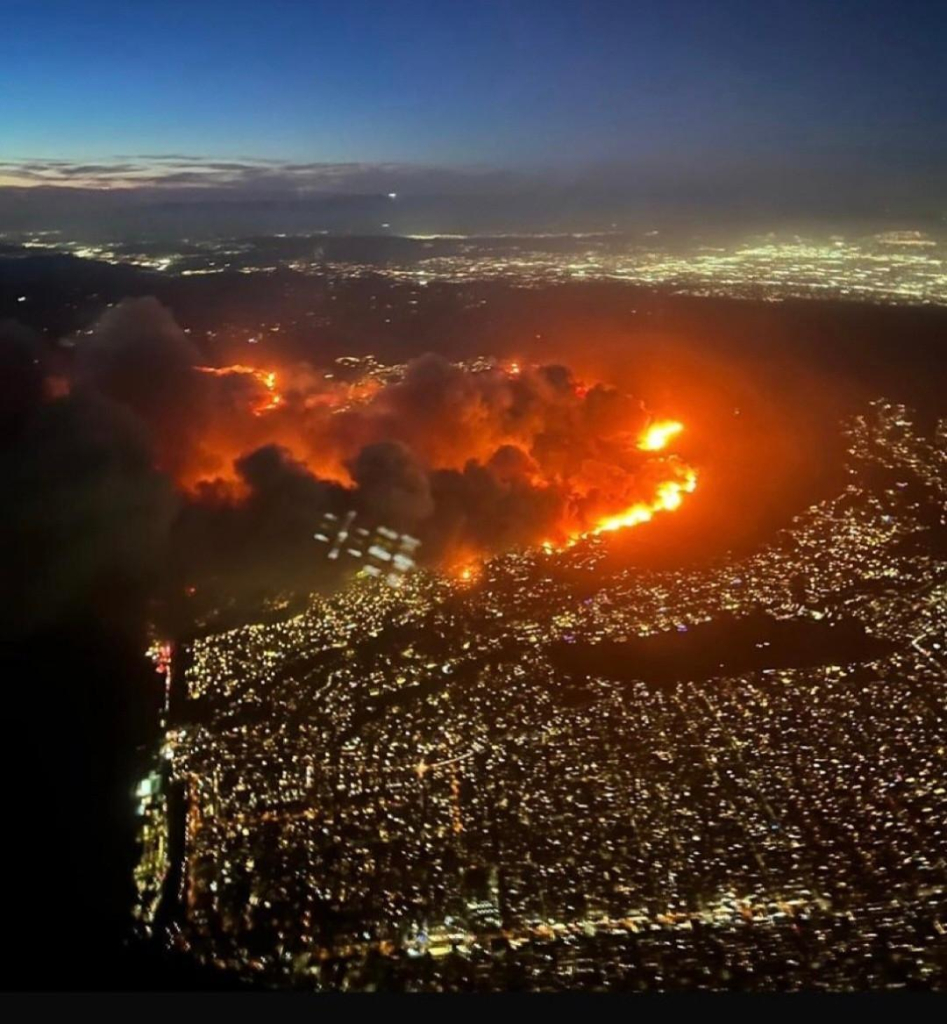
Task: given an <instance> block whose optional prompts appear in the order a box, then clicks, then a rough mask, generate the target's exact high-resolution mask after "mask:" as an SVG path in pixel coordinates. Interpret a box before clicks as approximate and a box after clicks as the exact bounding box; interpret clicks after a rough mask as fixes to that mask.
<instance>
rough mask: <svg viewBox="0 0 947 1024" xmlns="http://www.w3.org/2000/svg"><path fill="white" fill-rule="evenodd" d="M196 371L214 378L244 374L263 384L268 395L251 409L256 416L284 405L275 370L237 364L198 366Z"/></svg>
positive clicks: (262, 397) (263, 396)
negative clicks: (278, 389) (277, 388)
mask: <svg viewBox="0 0 947 1024" xmlns="http://www.w3.org/2000/svg"><path fill="white" fill-rule="evenodd" d="M195 369H197V370H199V371H200V372H201V373H209V374H210V375H211V376H213V377H229V376H231V375H233V374H242V375H244V376H248V377H252V378H253V379H254V380H255V381H257V383H259V384H262V385H263V388H264V389H265V392H266V393H265V394H264V395H262V396H261V398H260V400H259V401H258V402H256V403H254V405H253V406H252V407H251V409H250V411H251V412H252V413H253V415H254V416H262V415H263V414H264V413H266V412H271V411H272V410H273V409H276V408H278V407H279V406H280V405H281V404H282V401H283V396H282V395H281V394H280V393H279V392H278V391H277V390H276V373H275V372H274V371H273V370H258V369H257V368H256V367H254V366H244V365H243V364H242V363H235V364H234V365H233V366H198V367H195Z"/></svg>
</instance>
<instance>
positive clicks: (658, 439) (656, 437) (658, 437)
mask: <svg viewBox="0 0 947 1024" xmlns="http://www.w3.org/2000/svg"><path fill="white" fill-rule="evenodd" d="M683 429H684V424H683V423H678V422H677V420H658V421H657V423H652V424H651V425H650V426H649V427H648V429H647V430H645V432H644V433H643V434H642V435H641V437H639V438H638V447H639V448H640V449H641V450H642V451H643V452H659V451H661V449H662V448H664V447H666V446H667V443H668V441H670V440H671V438H672V437H676V436H677V435H678V434H679V433H680V432H681V431H682V430H683Z"/></svg>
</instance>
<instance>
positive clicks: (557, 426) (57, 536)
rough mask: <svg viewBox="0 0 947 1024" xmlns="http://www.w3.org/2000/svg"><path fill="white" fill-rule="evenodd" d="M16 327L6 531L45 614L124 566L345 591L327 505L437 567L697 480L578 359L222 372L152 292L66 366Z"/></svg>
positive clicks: (571, 531) (10, 330) (186, 584)
mask: <svg viewBox="0 0 947 1024" xmlns="http://www.w3.org/2000/svg"><path fill="white" fill-rule="evenodd" d="M3 330H4V332H5V338H4V341H5V343H4V345H3V348H2V351H3V359H4V366H3V367H2V369H3V370H4V373H3V375H2V381H3V384H2V386H3V388H4V403H3V409H2V421H0V426H2V431H3V434H2V442H0V443H2V452H0V459H2V466H0V471H2V472H3V479H4V480H6V481H13V482H14V486H11V487H10V488H9V489H8V493H10V494H12V495H14V497H12V498H11V499H9V500H8V501H7V502H6V504H5V506H4V511H3V516H4V524H3V525H5V527H6V529H7V531H8V535H10V532H11V531H12V535H15V536H17V537H18V538H19V537H22V538H23V540H24V542H23V544H22V545H20V546H19V550H18V551H17V552H16V555H15V557H14V559H13V560H12V564H11V563H8V565H7V568H6V570H5V571H6V572H8V573H11V574H12V578H11V579H10V580H9V581H8V582H9V584H11V585H13V586H15V587H17V588H18V590H19V591H20V592H23V593H25V594H27V597H26V598H25V599H24V601H23V602H22V608H23V612H24V615H25V616H26V617H27V618H29V617H30V616H32V615H38V614H40V613H41V611H43V610H44V609H45V610H49V609H54V608H55V607H57V606H58V605H61V604H65V605H68V604H69V603H70V602H75V601H80V600H82V599H83V595H85V594H88V593H90V592H91V591H92V590H94V588H96V587H106V588H107V587H108V586H109V585H111V583H110V581H113V582H114V580H115V579H116V578H119V577H121V578H123V579H130V580H134V581H135V582H136V585H137V584H138V583H139V582H141V585H143V586H145V587H150V588H151V589H150V592H152V593H153V594H155V595H163V596H167V595H169V594H170V595H178V594H180V593H193V592H195V591H197V592H204V591H205V590H206V589H208V588H209V589H211V590H213V592H214V593H216V594H221V595H228V596H229V598H230V599H232V600H238V601H239V600H241V599H242V598H244V597H248V598H249V597H257V596H259V595H261V594H264V593H267V592H273V591H278V590H280V589H313V588H315V587H318V586H320V585H327V584H330V583H332V582H334V581H335V580H334V578H333V577H331V576H330V575H329V573H330V569H331V570H332V571H335V572H338V568H337V567H328V566H327V565H326V560H325V559H324V558H323V557H320V551H319V550H318V549H317V547H316V545H315V544H314V542H313V533H314V531H315V530H316V529H317V528H318V524H319V522H320V521H321V519H322V517H323V516H324V515H325V514H326V513H327V512H332V513H334V514H336V515H344V514H345V513H346V512H348V511H350V510H352V511H356V512H358V514H359V516H360V517H361V519H362V520H363V521H371V522H374V523H376V524H378V525H386V526H389V527H391V528H394V529H397V530H404V531H409V532H411V533H413V534H414V535H416V536H418V537H419V538H421V540H422V549H421V551H422V556H423V557H424V558H426V559H427V560H428V561H429V562H432V563H434V564H444V563H448V564H449V563H452V562H455V561H456V560H457V559H458V558H459V557H461V556H464V557H469V556H470V555H471V554H486V553H489V552H493V551H498V550H502V549H505V548H508V547H511V546H516V545H525V544H531V543H533V544H534V543H538V542H541V541H545V540H549V541H552V542H568V540H569V538H572V537H575V536H577V535H578V534H580V533H582V532H584V531H588V530H590V529H594V528H595V527H596V524H597V523H599V522H602V521H604V520H605V518H606V517H609V516H612V517H614V516H615V515H616V513H619V512H621V511H622V510H625V509H626V508H628V507H630V506H634V505H635V503H642V502H644V503H649V502H653V500H654V496H655V494H658V493H661V492H660V488H661V487H662V486H664V487H666V486H667V485H668V481H671V482H672V483H671V486H672V488H673V487H677V488H678V489H680V486H682V485H681V483H680V482H681V481H683V480H684V479H685V477H686V473H687V467H685V466H684V465H683V464H682V463H680V462H679V461H678V460H676V459H675V458H674V457H673V456H670V457H668V456H664V455H662V454H661V453H648V452H642V451H641V450H640V449H639V445H638V443H637V442H638V439H639V438H640V436H641V433H642V431H643V430H644V428H645V427H646V425H647V423H648V419H649V417H648V414H647V412H646V411H645V410H644V408H643V407H642V405H641V403H640V402H638V401H636V400H634V399H632V398H630V397H629V396H627V395H625V394H623V393H622V392H620V391H618V390H616V389H614V388H611V387H609V386H607V385H604V384H594V385H589V384H587V383H584V382H581V381H578V380H576V379H575V378H574V377H573V375H572V374H571V372H570V371H569V370H568V369H567V368H566V367H564V366H540V367H522V368H521V367H519V366H517V365H515V364H510V365H507V366H500V365H486V364H478V365H476V366H472V367H467V366H459V365H456V364H453V363H451V362H449V361H448V360H446V359H445V358H443V357H441V356H438V355H425V356H422V357H421V358H418V359H415V360H413V361H412V362H410V363H408V364H407V365H406V366H405V367H403V368H402V369H401V371H400V372H397V373H395V374H394V375H392V374H388V375H384V374H381V375H380V374H379V372H378V370H377V368H375V369H374V370H371V371H368V372H366V373H363V374H362V375H361V376H355V377H352V378H345V377H344V375H339V374H336V373H328V372H325V369H324V368H323V369H318V368H315V367H312V366H307V365H296V366H276V367H274V366H260V365H254V366H247V365H236V366H229V367H213V366H206V365H204V361H205V356H204V354H203V353H202V352H201V351H200V349H199V347H198V346H197V345H195V344H194V343H193V342H192V341H191V339H190V338H189V337H188V336H187V334H186V333H185V332H184V331H182V330H181V328H180V327H179V326H178V325H177V323H176V322H175V320H174V318H173V317H172V316H171V314H170V313H169V312H168V310H166V309H165V308H164V307H163V306H161V305H160V304H159V303H158V302H157V301H155V300H154V299H136V300H126V301H124V302H122V303H120V304H119V305H118V306H116V307H114V308H112V309H110V310H108V312H107V313H106V314H105V315H104V316H103V317H102V318H101V320H100V321H99V322H98V324H96V325H95V327H94V328H93V330H92V331H91V332H90V333H89V334H87V335H81V336H79V337H78V338H76V339H73V344H74V350H73V351H74V358H73V359H72V362H71V365H70V366H68V367H66V368H62V367H60V366H54V365H53V364H52V363H51V362H50V360H49V358H48V353H44V351H43V350H42V347H41V346H40V345H39V342H38V340H37V339H35V338H32V337H30V336H28V335H27V334H25V333H24V332H23V331H22V330H19V329H15V328H14V327H12V326H7V327H5V328H4V329H3ZM672 497H673V495H672ZM662 500H663V499H662ZM675 500H676V498H675ZM662 507H675V506H674V505H673V504H671V503H670V499H668V501H667V502H666V503H665V504H664V505H663V506H662ZM7 592H8V593H10V592H16V591H11V590H10V589H9V587H8V588H7Z"/></svg>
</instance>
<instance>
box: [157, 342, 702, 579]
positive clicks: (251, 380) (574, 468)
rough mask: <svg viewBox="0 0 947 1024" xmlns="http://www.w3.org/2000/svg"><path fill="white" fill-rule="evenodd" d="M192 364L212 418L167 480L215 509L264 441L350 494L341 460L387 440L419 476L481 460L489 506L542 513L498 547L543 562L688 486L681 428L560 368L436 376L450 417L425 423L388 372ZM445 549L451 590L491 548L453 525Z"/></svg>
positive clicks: (228, 497)
mask: <svg viewBox="0 0 947 1024" xmlns="http://www.w3.org/2000/svg"><path fill="white" fill-rule="evenodd" d="M195 369H197V370H198V371H199V372H200V373H202V374H206V375H208V376H209V377H214V378H218V381H217V382H215V383H214V384H213V385H212V384H211V382H210V381H207V382H206V383H207V385H208V389H209V390H210V391H211V392H212V393H213V397H212V400H211V401H210V402H208V405H210V407H211V409H212V412H211V413H209V415H208V418H207V421H206V423H204V424H203V425H202V427H201V431H200V438H199V442H198V443H197V444H196V445H195V448H194V450H193V451H191V452H189V453H188V457H187V459H182V460H181V465H180V466H179V467H178V468H177V470H176V472H175V479H176V482H177V484H178V486H179V487H180V488H181V489H182V490H184V491H188V492H191V493H192V494H205V495H207V496H208V498H213V499H214V500H217V501H219V502H226V503H231V504H239V503H240V502H242V501H243V500H245V499H246V497H247V496H248V495H249V494H250V493H251V490H252V487H251V486H250V485H248V484H247V483H246V481H245V479H244V477H243V473H242V469H241V468H240V465H239V460H240V459H241V457H242V456H245V455H247V454H248V453H251V452H253V451H255V450H256V449H258V448H260V447H262V446H264V445H277V446H279V447H280V448H283V449H285V451H286V452H287V453H288V456H289V457H290V458H291V459H292V460H293V461H294V462H296V463H298V464H299V465H300V466H302V467H303V468H304V469H305V470H306V471H308V472H309V473H312V474H313V475H314V476H316V477H318V478H320V479H322V480H326V481H333V482H335V483H337V484H338V485H340V486H341V487H344V488H346V489H351V490H353V492H354V490H355V488H356V481H355V479H353V476H352V471H351V465H352V460H353V459H354V458H355V457H356V456H357V454H358V452H359V451H360V450H362V448H363V446H366V445H369V444H375V443H378V442H379V441H384V440H388V439H390V440H392V441H394V442H396V443H398V444H403V445H404V446H405V447H406V448H408V449H409V450H410V451H411V452H412V453H416V455H417V459H418V462H419V464H420V466H421V467H422V471H429V470H430V471H436V470H450V471H456V472H469V471H468V470H467V469H466V468H465V467H467V465H468V463H469V462H474V463H479V464H480V467H481V468H480V469H479V470H478V472H483V473H486V474H487V475H486V477H485V479H487V480H488V481H489V482H490V486H492V487H494V488H495V495H494V497H495V500H496V502H497V503H498V507H500V506H502V503H504V502H508V503H509V504H511V505H512V504H513V503H514V502H519V501H520V500H533V501H535V502H536V507H541V506H542V507H546V508H549V509H550V510H551V511H549V512H548V513H544V514H543V517H542V520H541V522H540V520H539V519H537V522H536V526H535V531H534V532H533V534H532V536H530V533H529V529H530V523H529V521H526V520H525V517H523V521H522V522H521V521H520V520H516V523H515V530H516V531H517V532H516V536H515V539H513V540H510V541H509V542H508V543H510V544H515V545H519V544H523V543H527V544H538V546H539V547H540V548H541V549H542V550H543V551H545V552H546V553H547V554H553V553H555V552H557V551H561V550H563V549H564V548H568V547H571V546H572V545H574V544H576V543H577V542H578V541H580V540H582V539H585V538H590V537H597V536H600V535H603V534H608V533H613V532H615V531H618V530H624V529H629V528H632V527H635V526H639V525H641V524H642V523H647V522H650V521H651V520H652V519H653V518H654V516H655V515H657V514H658V513H660V512H674V511H676V510H677V509H679V508H680V507H681V506H682V504H683V503H684V501H685V498H686V496H687V495H688V494H691V493H692V492H693V491H694V490H695V489H696V487H697V474H696V472H695V470H694V469H692V468H691V467H689V466H687V465H686V464H685V463H684V462H683V461H682V460H681V458H680V457H679V456H678V455H677V454H676V453H673V452H672V450H673V447H674V442H676V440H677V439H678V436H679V435H680V434H681V433H682V432H683V431H684V424H683V423H681V422H679V421H677V420H674V419H656V420H651V421H650V422H649V421H648V414H647V413H646V412H645V411H644V408H643V406H641V404H640V403H634V402H633V401H632V399H631V398H630V396H627V395H621V394H619V393H618V392H617V391H616V390H615V389H610V388H609V387H608V386H606V385H602V384H598V383H594V382H589V383H586V382H585V381H583V380H581V379H578V378H575V377H572V376H571V374H570V375H569V376H568V377H566V378H563V377H562V375H561V374H558V375H554V376H544V375H543V374H544V369H543V368H540V367H536V366H534V365H532V364H529V363H527V362H526V361H525V360H506V361H504V362H502V363H495V364H493V366H492V369H491V370H490V372H489V373H480V372H478V373H474V374H468V375H467V376H466V377H464V378H462V379H456V378H451V377H449V375H446V376H445V377H444V379H447V380H449V383H450V386H451V387H452V388H454V389H455V392H452V394H453V393H456V395H457V406H456V408H457V412H456V415H455V413H454V408H455V406H454V405H453V404H452V403H453V399H452V400H451V402H447V403H444V404H443V407H441V406H438V405H437V404H436V403H435V406H434V407H435V409H438V412H437V415H436V416H435V415H433V414H432V415H429V416H427V417H426V416H425V413H426V411H427V410H426V408H425V407H424V406H423V403H422V405H421V407H420V409H418V415H415V408H416V406H418V400H417V394H416V393H413V394H412V397H411V399H410V401H409V400H407V399H406V398H405V395H404V390H403V389H404V388H405V384H404V383H403V382H402V380H401V379H400V378H397V377H396V378H395V379H393V380H391V379H387V378H385V377H384V376H379V375H378V374H377V373H375V372H369V373H366V374H364V375H361V376H358V377H357V378H356V379H354V380H347V379H344V378H338V379H337V378H336V377H335V375H334V374H330V373H323V372H321V371H316V370H315V369H313V368H312V367H310V366H308V365H307V364H296V365H293V366H281V367H280V368H279V369H278V370H272V369H263V368H260V367H255V366H249V365H245V364H242V363H236V364H233V365H228V366H219V367H215V366H198V367H196V368H195ZM560 369H561V368H560ZM435 376H436V375H435ZM564 380H565V381H566V382H567V386H564V385H563V381H564ZM547 497H548V499H549V503H548V505H545V506H543V502H545V500H546V498H547ZM422 526H423V524H422ZM540 538H541V539H540ZM500 543H501V544H502V543H507V541H506V539H505V538H504V539H503V540H502V541H500ZM456 544H457V548H459V550H458V549H457V548H455V547H454V546H453V544H450V545H448V547H449V549H450V553H451V554H450V559H449V561H448V562H447V564H446V565H445V564H443V563H442V568H443V570H444V571H445V572H446V573H447V575H448V576H449V577H451V578H452V579H455V580H456V581H457V583H458V584H467V585H475V584H476V582H477V581H478V580H479V579H480V578H481V577H482V575H483V563H482V559H483V557H485V556H487V555H488V554H490V553H492V552H493V551H495V550H496V549H497V545H496V544H494V545H493V546H492V547H488V546H486V545H485V546H484V548H483V549H482V550H481V549H479V547H478V542H474V541H472V540H471V539H470V536H467V537H464V535H463V528H460V529H459V531H458V535H457V541H456Z"/></svg>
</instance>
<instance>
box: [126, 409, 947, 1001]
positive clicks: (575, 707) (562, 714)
mask: <svg viewBox="0 0 947 1024" xmlns="http://www.w3.org/2000/svg"><path fill="white" fill-rule="evenodd" d="M846 430H847V446H848V456H847V458H848V469H847V474H848V475H847V483H846V484H845V486H844V488H843V490H842V491H841V492H840V493H839V494H838V495H837V496H836V497H834V498H831V499H827V500H825V501H822V502H820V503H818V504H816V505H814V506H813V507H812V508H810V509H809V510H808V511H806V512H804V513H802V514H800V515H798V516H797V517H796V518H795V520H794V521H793V524H792V526H791V527H790V528H789V529H787V530H785V531H783V533H781V534H780V535H779V537H778V538H777V539H776V540H775V541H774V542H772V543H771V544H768V545H765V546H764V547H763V548H762V549H761V550H759V551H758V553H756V554H754V555H751V556H748V557H745V558H739V559H737V560H732V559H728V558H723V559H720V560H718V561H717V563H716V564H714V565H713V566H711V567H709V568H708V569H706V570H703V571H693V570H691V571H680V570H671V571H631V570H619V571H615V572H611V573H610V574H605V572H604V569H603V565H604V563H603V558H604V555H605V553H606V551H607V544H608V540H607V539H604V540H603V539H602V538H601V537H590V538H587V539H586V540H584V541H582V542H580V543H579V544H576V545H574V546H572V547H570V548H568V549H566V550H563V551H554V550H543V549H542V548H538V549H529V550H523V551H519V552H512V553H509V554H507V555H503V556H500V557H497V558H493V559H491V560H488V561H487V562H485V563H484V564H483V565H481V566H480V567H478V569H477V571H476V572H475V573H473V574H465V575H462V576H459V577H457V578H449V577H445V576H442V575H439V574H431V573H426V572H415V573H412V574H409V575H406V576H405V577H404V578H403V584H402V585H401V586H399V587H398V588H391V587H386V586H384V585H383V584H381V583H380V582H379V581H373V580H371V579H366V580H364V581H362V582H359V583H356V584H355V585H354V586H353V587H352V588H350V589H347V590H346V591H344V592H342V593H340V594H339V595H338V596H336V597H333V598H330V599H320V600H314V601H313V603H312V604H311V606H310V607H309V609H308V610H307V611H306V612H305V613H303V614H302V615H300V616H298V617H295V618H292V619H289V620H286V621H283V622H280V623H277V624H272V625H250V626H246V627H242V628H239V629H236V630H232V631H230V632H227V633H224V634H221V635H218V636H210V637H206V638H203V639H198V640H195V641H193V642H192V643H190V644H187V645H184V646H182V647H179V648H178V649H176V650H175V651H174V653H173V656H172V657H171V660H170V667H171V674H172V677H173V683H172V685H171V693H172V696H171V702H170V712H169V714H170V719H169V723H168V728H167V731H166V733H165V736H164V739H163V742H162V747H161V751H160V756H159V758H158V760H157V761H156V767H155V769H154V771H153V772H152V773H151V774H150V775H149V776H147V777H146V779H145V780H143V782H142V783H141V786H140V788H139V796H140V798H141V806H140V813H141V822H142V827H141V839H142V859H141V862H140V865H139V868H138V871H137V875H136V877H137V880H138V886H139V891H140V902H139V910H138V915H139V919H140V921H141V925H142V927H143V928H144V929H145V930H146V931H147V932H150V933H156V934H158V935H159V936H161V937H163V938H162V941H164V942H166V943H168V944H169V945H170V946H172V947H174V948H177V949H179V950H183V951H187V952H188V954H189V955H190V956H193V957H195V958H197V959H198V960H199V961H201V962H203V963H206V964H208V965H216V966H217V967H218V968H222V969H227V970H230V971H233V972H236V973H238V974H244V975H248V976H257V977H259V978H261V979H264V980H265V981H266V982H267V983H269V984H277V985H283V984H293V985H299V984H301V985H303V986H304V987H312V988H315V989H338V988H342V989H353V990H363V989H369V990H370V989H374V988H396V989H398V988H401V989H407V990H418V991H426V990H435V991H442V990H445V991H451V990H496V989H505V988H510V987H519V988H525V989H529V990H537V991H556V990H561V989H575V988H579V989H592V990H594V989H598V988H608V989H611V990H615V989H617V990H629V991H638V990H647V991H650V990H664V989H681V988H683V989H710V990H714V989H731V988H738V989H750V990H752V989H760V990H773V989H777V990H782V989H786V990H793V989H823V990H836V989H843V990H844V989H851V988H859V987H870V988H890V989H897V988H903V987H905V986H908V987H923V988H932V987H933V988H938V987H942V984H943V978H944V970H945V964H947V960H945V958H947V919H945V918H944V914H943V907H944V896H945V893H947V860H945V857H944V852H943V845H944V843H943V838H944V837H943V829H944V827H945V825H944V823H945V821H947V789H945V786H944V774H945V771H944V770H945V762H947V750H945V746H944V736H945V732H944V724H945V718H947V703H945V699H944V690H943V677H944V651H945V649H947V648H945V644H947V635H945V631H944V622H943V607H944V599H945V594H947V576H945V572H944V562H943V560H942V559H939V558H937V557H936V555H935V554H934V553H933V552H932V551H931V550H930V547H929V544H928V543H927V542H926V540H925V538H926V537H928V536H929V535H931V534H932V531H933V532H935V533H936V531H937V530H939V529H942V528H943V525H944V516H945V509H947V506H945V497H947V491H945V485H944V480H945V477H944V468H945V461H947V447H945V441H947V424H945V423H944V421H941V422H940V425H939V426H938V428H937V430H936V431H935V433H934V435H933V436H932V437H925V436H924V435H923V434H921V433H918V432H917V430H916V428H915V427H914V426H913V424H912V420H911V417H910V414H909V412H908V411H907V410H906V409H905V408H904V407H902V406H898V405H894V404H891V403H888V402H884V401H878V402H875V403H873V405H872V406H871V407H870V409H868V410H866V412H865V413H864V414H863V415H860V416H858V417H856V418H855V419H854V420H853V421H852V422H850V423H849V424H848V425H847V427H846ZM159 651H160V648H159ZM158 664H159V667H161V666H162V665H165V662H164V661H163V660H161V658H160V657H159V658H158ZM170 849H176V850H178V851H179V853H178V855H177V857H173V856H170V855H169V853H168V851H169V850H170Z"/></svg>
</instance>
